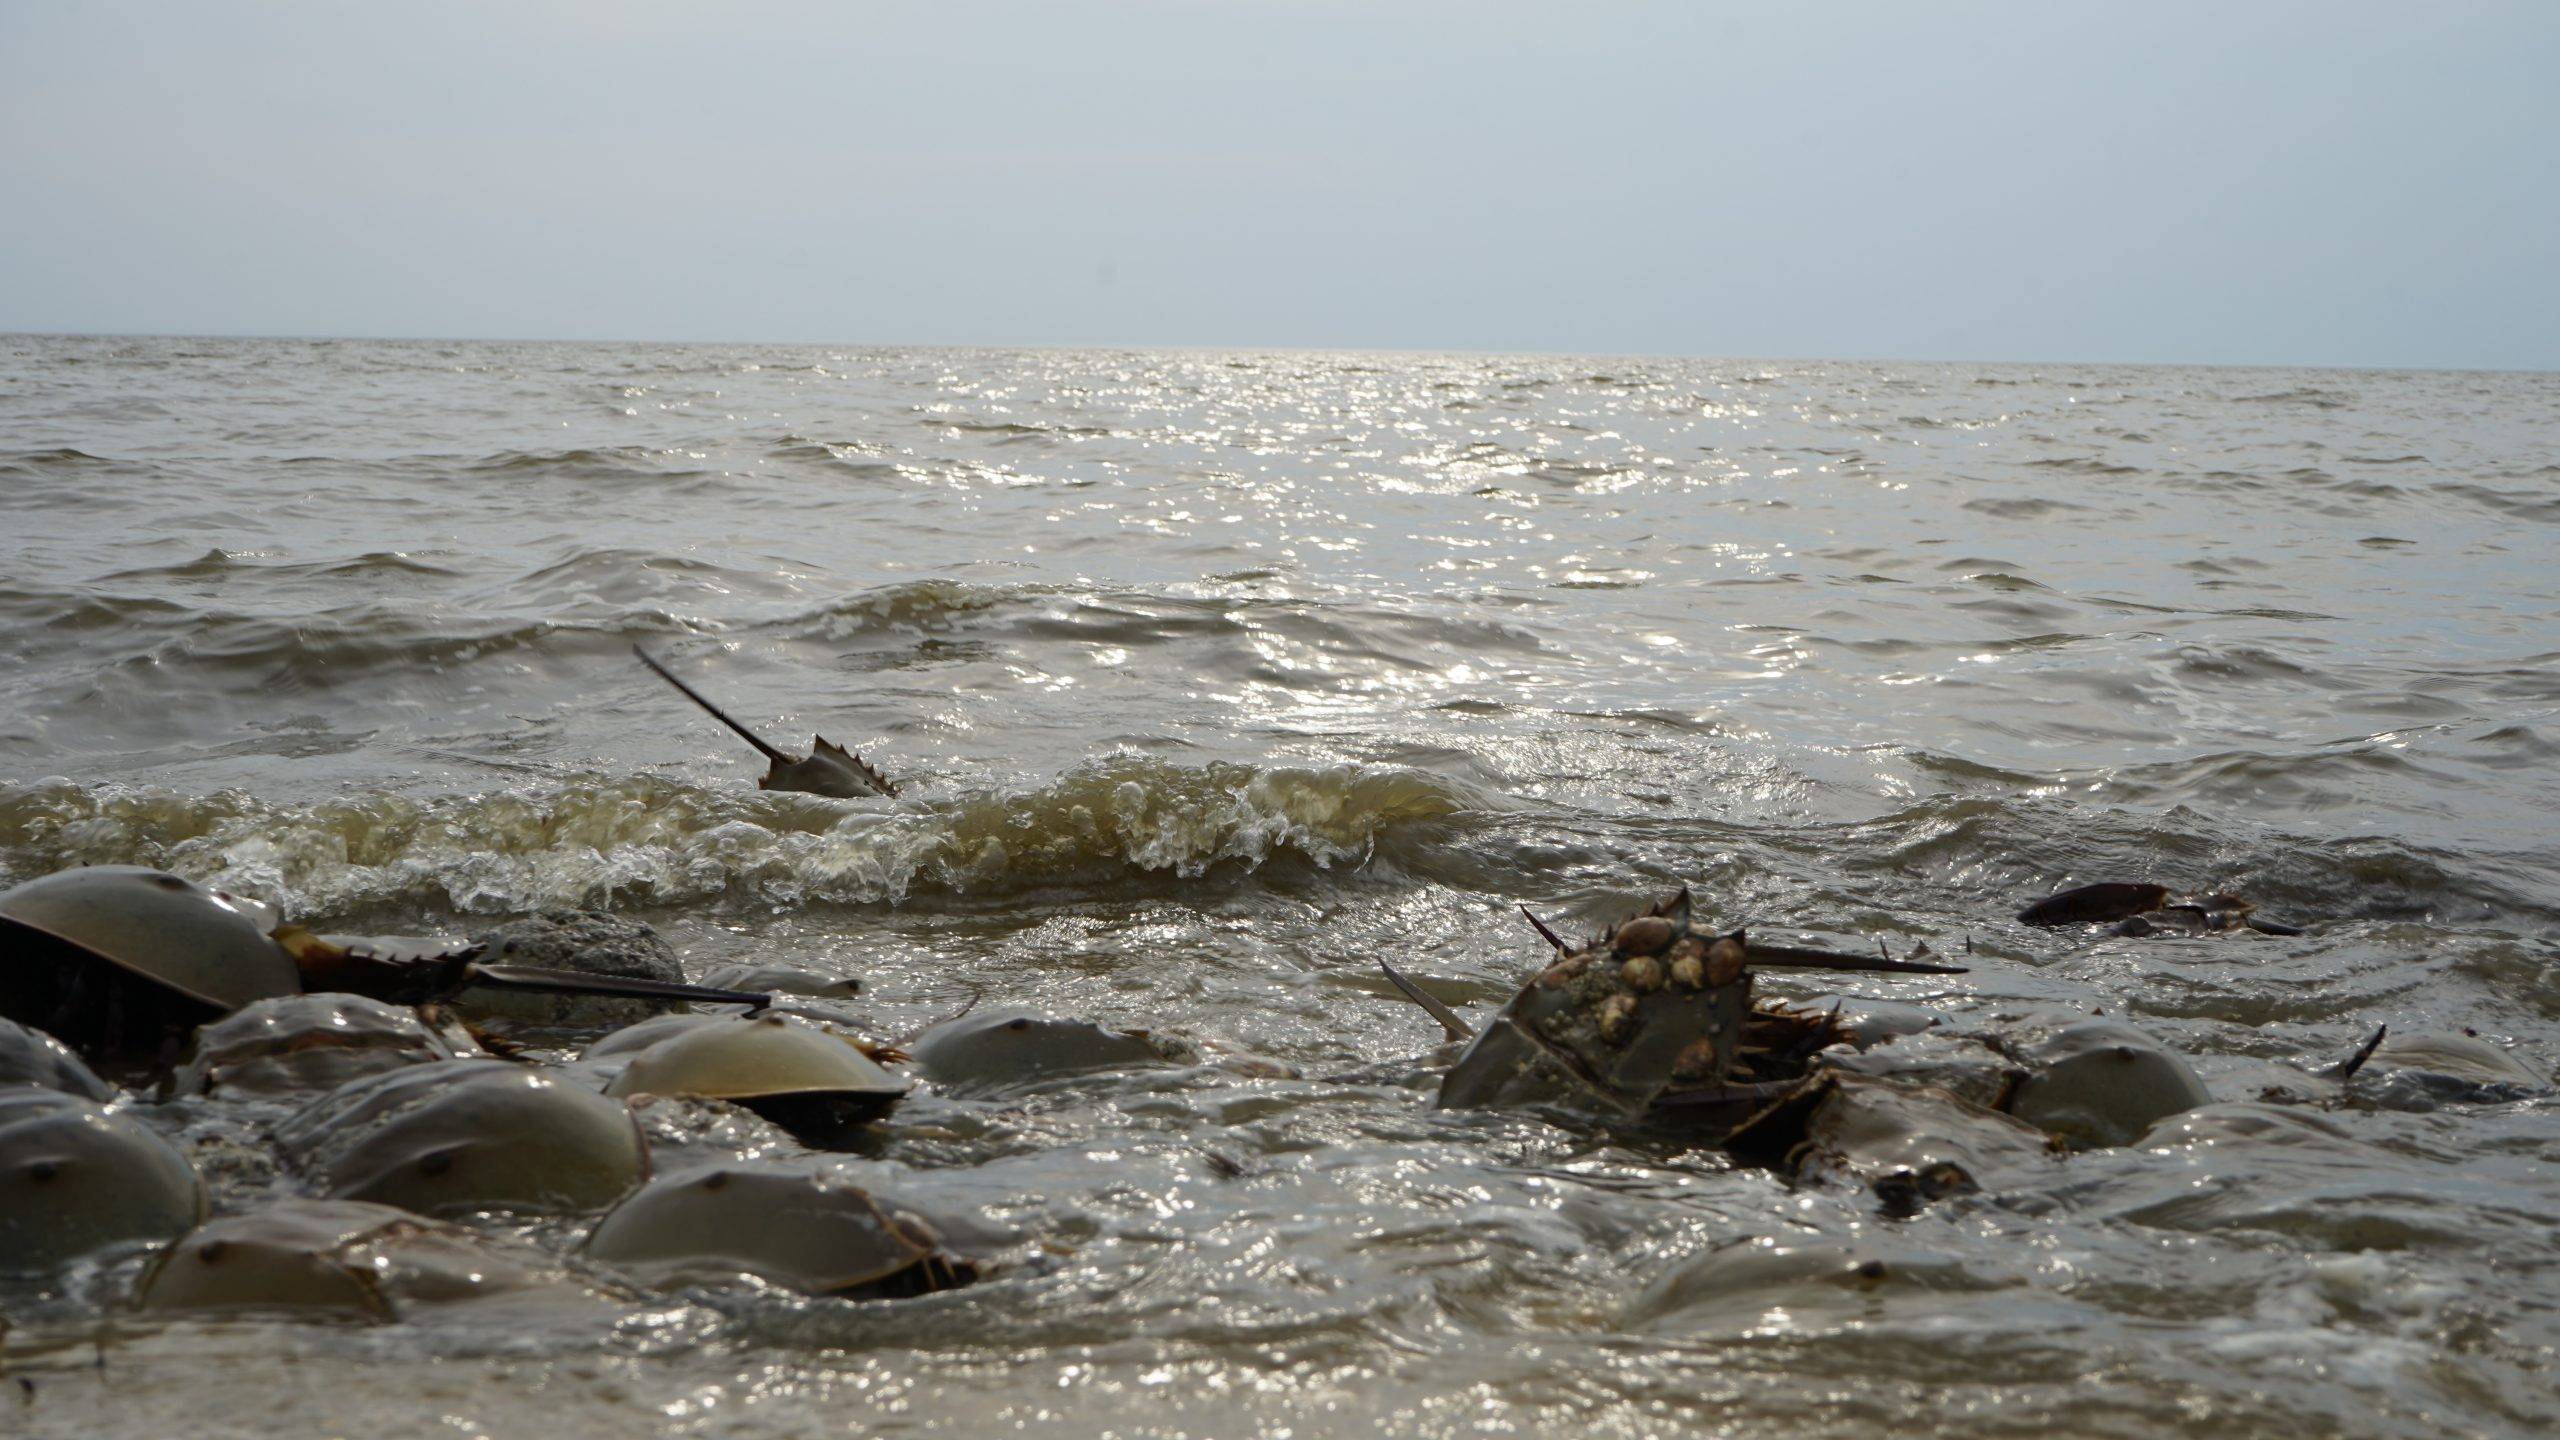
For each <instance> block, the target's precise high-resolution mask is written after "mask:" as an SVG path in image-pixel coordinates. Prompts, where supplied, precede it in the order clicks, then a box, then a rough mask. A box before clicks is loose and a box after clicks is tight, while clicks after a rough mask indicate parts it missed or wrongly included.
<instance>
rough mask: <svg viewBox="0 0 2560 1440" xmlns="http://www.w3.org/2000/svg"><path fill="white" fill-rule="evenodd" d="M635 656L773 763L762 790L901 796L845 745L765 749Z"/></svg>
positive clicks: (643, 655) (838, 796)
mask: <svg viewBox="0 0 2560 1440" xmlns="http://www.w3.org/2000/svg"><path fill="white" fill-rule="evenodd" d="M631 653H632V654H634V655H637V656H639V657H640V663H641V664H643V665H646V666H648V667H649V669H650V670H651V671H653V672H654V673H655V674H656V675H657V677H658V678H659V679H661V680H664V681H666V682H667V683H668V684H670V685H673V686H674V687H676V691H677V693H679V694H681V695H683V696H684V698H686V699H687V700H690V701H692V702H693V703H694V704H696V705H699V706H701V707H702V708H703V709H704V710H705V711H707V712H709V713H710V716H711V718H712V719H714V720H717V721H719V722H720V723H721V724H723V725H726V726H728V727H729V728H730V729H732V730H735V731H737V732H738V735H739V737H740V738H742V739H744V740H745V741H746V742H747V743H748V744H750V745H753V746H754V747H756V749H757V751H758V752H759V753H761V754H762V755H763V756H764V758H765V759H766V761H768V762H769V764H768V768H767V769H766V770H765V772H764V778H763V779H761V780H758V781H757V782H756V788H758V789H760V790H797V791H800V792H802V793H803V794H808V795H824V796H826V797H828V798H829V799H832V800H859V799H862V798H863V797H865V796H869V795H888V796H895V795H896V794H897V793H898V787H897V786H895V785H892V784H890V783H889V777H887V776H885V775H883V774H881V773H880V772H879V771H878V770H875V769H873V768H872V767H871V764H870V762H868V761H866V760H864V759H863V758H862V757H861V756H860V755H857V754H855V753H854V752H852V751H850V750H847V749H845V748H844V747H843V746H841V745H831V744H828V743H827V737H825V736H824V735H819V736H815V737H812V738H813V741H814V743H813V745H812V746H811V748H810V751H809V755H808V758H806V759H800V758H796V757H794V756H791V755H787V754H784V753H783V752H782V751H780V750H778V749H776V748H774V747H773V746H772V745H769V744H767V743H765V740H764V737H762V736H760V735H758V734H756V732H754V731H753V730H750V729H748V728H747V727H746V726H744V725H741V724H739V723H738V722H737V721H735V720H732V719H730V718H729V715H728V712H726V711H724V710H722V709H721V708H720V707H719V706H717V705H714V704H712V703H711V702H710V701H709V700H706V699H704V698H703V697H702V695H701V693H700V692H699V691H697V690H695V689H694V688H693V687H692V686H690V685H687V684H686V683H684V682H683V681H681V680H679V679H677V678H676V677H675V674H674V672H672V671H670V670H669V669H667V667H666V666H664V665H661V664H659V663H658V662H657V660H656V659H655V658H653V657H652V656H651V655H650V654H649V652H648V651H646V650H643V649H641V648H640V647H639V646H637V645H634V646H632V647H631Z"/></svg>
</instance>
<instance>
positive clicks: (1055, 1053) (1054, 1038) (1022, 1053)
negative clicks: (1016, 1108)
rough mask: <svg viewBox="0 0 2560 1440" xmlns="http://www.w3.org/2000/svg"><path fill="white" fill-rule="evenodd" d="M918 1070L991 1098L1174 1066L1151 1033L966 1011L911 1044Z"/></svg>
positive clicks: (956, 1091) (943, 1085) (945, 1085)
mask: <svg viewBox="0 0 2560 1440" xmlns="http://www.w3.org/2000/svg"><path fill="white" fill-rule="evenodd" d="M908 1049H909V1050H910V1051H911V1052H912V1053H913V1054H914V1056H915V1061H916V1068H917V1069H918V1070H919V1071H921V1072H923V1074H924V1077H925V1078H926V1079H927V1080H930V1081H932V1082H933V1083H934V1085H935V1086H937V1087H938V1088H940V1089H942V1090H943V1091H945V1092H946V1093H949V1094H952V1095H958V1096H963V1097H968V1098H976V1099H985V1098H988V1097H991V1096H995V1095H1000V1094H1007V1093H1011V1092H1013V1091H1017V1090H1022V1089H1027V1088H1030V1087H1033V1086H1037V1085H1042V1084H1046V1083H1048V1082H1049V1081H1052V1080H1059V1079H1064V1078H1066V1077H1068V1076H1072V1075H1086V1074H1091V1073H1093V1072H1095V1071H1098V1070H1125V1069H1129V1068H1131V1067H1135V1066H1162V1065H1166V1064H1169V1063H1171V1062H1169V1061H1168V1060H1167V1059H1166V1058H1165V1055H1164V1052H1163V1051H1161V1050H1159V1049H1158V1048H1156V1045H1155V1044H1154V1042H1153V1041H1151V1040H1150V1039H1148V1037H1146V1036H1145V1035H1142V1034H1139V1033H1137V1032H1135V1031H1129V1030H1109V1029H1105V1028H1103V1027H1102V1026H1100V1025H1097V1024H1095V1023H1094V1022H1092V1021H1090V1020H1068V1019H1062V1018H1060V1017H1058V1016H1055V1015H1043V1014H1040V1013H1038V1012H1037V1011H1031V1010H995V1011H989V1012H987V1013H985V1014H971V1015H962V1016H958V1017H956V1018H954V1019H950V1020H945V1021H943V1022H942V1023H941V1024H939V1025H936V1026H934V1027H933V1028H931V1029H929V1030H927V1031H925V1032H924V1033H923V1034H921V1035H919V1036H917V1037H916V1038H915V1040H914V1041H913V1042H911V1043H910V1044H909V1046H908Z"/></svg>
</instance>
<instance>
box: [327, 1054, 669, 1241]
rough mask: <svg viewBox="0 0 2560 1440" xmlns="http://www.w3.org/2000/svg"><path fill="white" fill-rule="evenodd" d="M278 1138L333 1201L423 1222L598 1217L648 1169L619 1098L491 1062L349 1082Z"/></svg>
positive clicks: (453, 1063)
mask: <svg viewBox="0 0 2560 1440" xmlns="http://www.w3.org/2000/svg"><path fill="white" fill-rule="evenodd" d="M276 1141H277V1143H278V1144H279V1145H280V1146H282V1147H283V1149H284V1151H285V1154H286V1156H287V1157H288V1158H289V1159H291V1160H292V1161H293V1162H294V1163H295V1165H296V1166H297V1167H299V1168H300V1169H301V1171H302V1173H303V1175H304V1176H305V1177H306V1178H307V1179H308V1180H309V1181H310V1183H311V1184H313V1185H314V1186H316V1187H317V1188H318V1189H319V1190H320V1191H321V1192H322V1193H324V1194H326V1195H328V1196H329V1197H331V1198H333V1199H341V1200H373V1201H378V1202H381V1203H383V1204H388V1205H397V1206H399V1207H401V1208H402V1209H404V1210H414V1211H416V1212H418V1213H419V1214H422V1215H444V1214H460V1213H467V1212H471V1211H476V1210H515V1211H527V1212H575V1211H583V1210H594V1209H599V1208H601V1207H603V1206H605V1205H609V1204H611V1203H612V1202H613V1201H614V1200H615V1199H616V1198H617V1197H619V1196H621V1195H622V1194H623V1192H625V1191H627V1190H629V1189H630V1188H631V1187H632V1186H633V1185H634V1184H637V1183H638V1182H639V1180H640V1178H641V1177H642V1176H643V1175H644V1174H645V1173H646V1172H647V1167H648V1152H647V1150H646V1148H645V1146H644V1145H643V1143H642V1141H641V1138H640V1129H639V1126H638V1125H637V1124H635V1123H634V1122H633V1120H632V1118H631V1112H630V1111H629V1110H627V1109H625V1108H624V1107H623V1105H622V1103H621V1102H620V1101H616V1100H608V1099H606V1098H605V1097H604V1096H602V1095H598V1094H596V1093H595V1092H594V1091H592V1090H583V1089H579V1088H577V1087H575V1086H572V1085H566V1084H563V1083H561V1082H560V1081H559V1080H557V1079H555V1078H553V1077H552V1076H549V1075H546V1074H543V1073H541V1072H540V1071H536V1070H530V1069H527V1068H525V1067H523V1066H520V1065H513V1064H509V1063H507V1062H505V1061H499V1060H447V1061H441V1062H438V1063H434V1064H427V1065H411V1066H406V1067H404V1068H402V1069H398V1070H393V1071H391V1072H389V1073H387V1074H382V1075H373V1076H367V1077H366V1078H364V1079H360V1080H355V1081H351V1082H349V1083H347V1084H345V1085H341V1086H339V1087H338V1088H337V1089H336V1090H333V1091H331V1092H330V1093H329V1094H327V1095H324V1096H322V1097H321V1098H320V1099H318V1100H316V1101H313V1102H312V1103H311V1104H310V1105H309V1106H306V1107H305V1108H304V1109H302V1110H301V1111H300V1112H298V1113H296V1114H295V1115H294V1116H293V1117H292V1118H291V1119H289V1120H287V1121H285V1122H284V1123H283V1124H281V1125H279V1126H277V1127H276Z"/></svg>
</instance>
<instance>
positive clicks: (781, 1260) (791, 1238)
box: [584, 1164, 978, 1299]
mask: <svg viewBox="0 0 2560 1440" xmlns="http://www.w3.org/2000/svg"><path fill="white" fill-rule="evenodd" d="M941 1243H942V1242H941V1236H940V1234H939V1233H938V1232H937V1230H936V1229H935V1227H934V1226H933V1225H932V1224H931V1223H930V1222H928V1221H927V1220H925V1219H924V1218H923V1216H922V1215H920V1214H919V1213H917V1212H916V1211H915V1210H914V1209H913V1208H912V1207H910V1206H908V1205H906V1204H904V1203H902V1202H900V1201H898V1200H896V1199H894V1198H892V1197H890V1196H888V1195H886V1194H883V1193H877V1192H875V1191H873V1190H871V1189H868V1188H865V1187H863V1186H860V1185H857V1184H855V1183H853V1181H852V1180H850V1179H848V1178H846V1177H845V1176H843V1175H840V1174H837V1173H834V1172H831V1171H826V1170H808V1169H796V1168H790V1167H787V1166H783V1165H774V1164H738V1165H722V1166H717V1167H714V1168H711V1169H707V1170H696V1171H691V1172H689V1173H686V1174H682V1175H670V1176H661V1177H660V1178H658V1179H656V1180H654V1181H651V1182H650V1183H649V1184H648V1185H646V1186H643V1187H642V1188H641V1189H640V1190H638V1191H636V1192H635V1193H633V1195H632V1196H631V1198H629V1199H627V1200H625V1201H623V1202H622V1203H621V1204H620V1205H617V1206H615V1207H614V1209H613V1212H612V1213H611V1214H609V1215H607V1216H605V1217H604V1219H602V1220H600V1221H598V1222H597V1223H596V1228H595V1230H594V1232H593V1233H592V1234H590V1235H589V1236H588V1237H587V1243H586V1246H585V1251H584V1253H585V1254H586V1256H587V1258H588V1259H590V1260H596V1261H600V1262H602V1263H604V1264H607V1265H611V1266H614V1267H615V1268H617V1269H620V1270H622V1271H624V1272H626V1273H628V1274H630V1275H632V1276H634V1277H635V1278H638V1279H641V1280H643V1281H646V1282H647V1283H649V1284H651V1285H655V1286H658V1287H661V1288H671V1287H673V1286H676V1285H681V1284H684V1283H687V1282H713V1281H719V1280H726V1279H729V1278H731V1277H734V1276H736V1275H739V1274H742V1273H743V1274H748V1275H753V1276H756V1277H757V1278H759V1279H762V1280H766V1281H770V1282H771V1283H773V1284H776V1285H781V1286H784V1287H787V1288H789V1289H793V1290H798V1291H801V1292H803V1293H806V1294H812V1295H837V1296H842V1297H845V1298H847V1299H872V1298H889V1297H895V1296H905V1295H921V1294H924V1293H926V1292H928V1291H933V1290H948V1289H951V1288H952V1287H954V1286H958V1285H966V1284H968V1283H969V1282H970V1281H972V1280H975V1279H976V1278H977V1275H978V1267H977V1265H976V1264H975V1263H974V1262H972V1261H970V1260H967V1259H964V1258H962V1257H959V1256H956V1255H951V1254H947V1253H945V1252H944V1251H943V1250H942V1248H941Z"/></svg>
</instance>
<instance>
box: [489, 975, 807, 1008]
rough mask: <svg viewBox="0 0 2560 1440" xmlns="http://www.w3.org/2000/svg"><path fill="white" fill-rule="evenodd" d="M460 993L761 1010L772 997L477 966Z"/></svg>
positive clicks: (620, 978) (623, 978)
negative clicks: (616, 998)
mask: <svg viewBox="0 0 2560 1440" xmlns="http://www.w3.org/2000/svg"><path fill="white" fill-rule="evenodd" d="M457 978H458V979H459V980H460V981H461V985H459V986H456V987H455V988H457V989H460V988H464V987H467V986H475V985H478V986H487V987H488V988H490V989H493V990H531V991H535V992H538V993H542V994H551V995H622V996H628V997H631V998H633V999H640V1000H699V1001H702V1002H703V1003H705V1004H711V1005H747V1006H752V1007H753V1008H755V1009H758V1010H762V1009H764V1008H766V1007H767V1006H769V1005H771V1004H772V1003H773V996H772V995H770V994H768V993H766V992H764V991H761V990H723V989H720V988H718V987H716V986H710V985H684V984H679V983H677V982H675V981H672V980H649V979H644V978H642V977H640V976H637V975H591V974H588V973H587V972H585V971H583V970H552V969H548V968H546V967H543V966H539V965H480V964H471V965H466V966H464V967H463V968H462V973H461V974H460V976H458V977H457Z"/></svg>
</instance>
